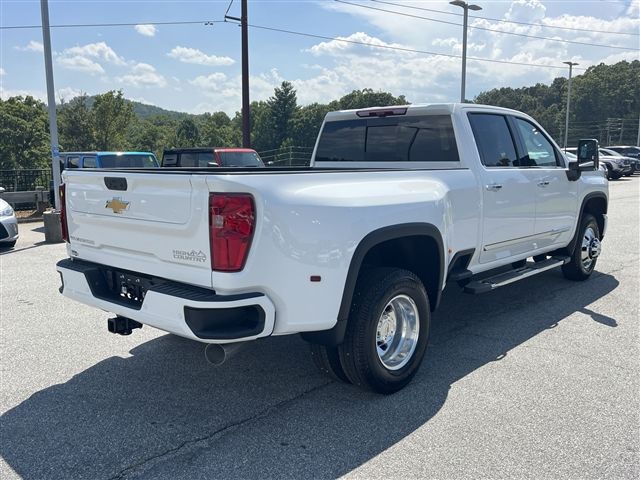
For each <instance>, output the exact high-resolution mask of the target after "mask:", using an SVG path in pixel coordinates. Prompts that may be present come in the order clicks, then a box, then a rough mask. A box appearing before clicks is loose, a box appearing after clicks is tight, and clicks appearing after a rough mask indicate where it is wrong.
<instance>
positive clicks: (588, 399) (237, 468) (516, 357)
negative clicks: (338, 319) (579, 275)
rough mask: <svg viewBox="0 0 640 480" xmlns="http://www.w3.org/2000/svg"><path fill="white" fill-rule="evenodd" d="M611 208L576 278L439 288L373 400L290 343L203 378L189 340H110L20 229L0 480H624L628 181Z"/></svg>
mask: <svg viewBox="0 0 640 480" xmlns="http://www.w3.org/2000/svg"><path fill="white" fill-rule="evenodd" d="M610 196H611V200H610V207H609V230H608V232H607V236H606V238H605V240H604V244H603V246H604V252H603V254H602V256H601V258H600V260H599V262H598V265H597V267H596V270H597V272H596V273H595V274H594V275H593V277H592V278H591V279H590V280H589V281H587V282H584V283H574V282H569V281H567V280H565V279H564V278H563V277H562V275H561V273H560V271H559V270H557V271H556V270H554V271H550V272H547V273H544V274H542V275H539V276H537V277H534V278H531V279H528V280H526V281H523V282H520V283H517V284H514V285H511V286H508V287H504V288H502V289H499V290H497V291H494V292H492V293H489V294H485V295H483V296H469V295H465V294H463V293H460V292H458V291H457V290H454V289H448V290H447V291H446V292H445V295H444V298H443V302H442V305H441V307H440V310H439V311H438V312H437V313H436V315H435V316H434V320H433V327H432V328H433V331H432V336H431V344H432V345H431V348H430V350H429V351H428V353H427V356H426V358H425V362H424V364H423V366H422V369H421V370H420V372H419V374H418V376H417V377H416V378H415V380H414V381H413V383H411V384H410V385H409V386H408V387H407V388H406V389H404V390H402V391H401V392H399V393H397V394H395V395H392V396H387V397H385V396H378V395H374V394H367V393H363V392H361V391H360V390H357V389H355V388H353V387H350V386H347V385H343V384H339V383H335V382H331V381H329V380H328V379H327V378H325V377H324V376H322V375H321V374H319V373H318V372H317V371H316V370H315V368H314V366H313V364H312V362H311V359H310V357H309V354H308V349H307V345H306V344H305V343H304V342H303V341H302V340H301V339H300V338H299V337H298V336H290V337H278V338H272V339H268V340H264V341H260V342H256V343H255V344H253V345H251V346H249V347H247V348H246V349H244V350H243V351H241V352H240V353H239V354H238V355H236V356H235V357H234V358H232V359H231V360H230V361H229V362H228V363H227V364H225V365H224V366H222V367H221V368H218V369H216V368H213V367H210V366H209V365H208V364H207V363H206V362H205V361H204V356H203V346H202V345H200V344H198V343H195V342H191V341H187V340H183V339H180V338H177V337H174V336H170V335H165V334H164V333H162V332H160V331H157V330H153V329H151V328H149V327H145V328H143V329H142V330H137V331H135V332H134V333H133V334H132V335H131V336H129V337H121V336H116V335H112V334H110V333H108V332H107V329H106V318H107V316H108V314H107V313H105V312H100V311H96V310H94V309H92V308H89V307H85V306H83V305H80V304H77V303H74V302H72V301H70V300H67V299H65V298H64V297H62V296H61V295H60V294H59V293H58V286H59V278H58V274H57V273H56V271H55V269H54V265H55V263H56V261H58V260H59V259H61V258H63V257H64V256H65V247H64V245H47V244H44V243H43V240H44V235H43V233H42V228H41V224H23V225H21V234H22V236H21V238H20V240H19V242H18V245H17V246H16V249H15V250H13V251H9V252H3V253H1V254H0V267H1V274H0V275H1V276H0V300H1V305H0V314H1V321H0V334H1V337H0V348H1V358H0V364H1V377H0V390H1V395H0V412H1V419H0V456H1V460H0V478H2V479H11V478H26V479H44V478H47V479H49V478H60V479H69V478H73V479H79V478H87V479H110V478H154V479H155V478H164V479H179V478H276V477H277V478H331V477H337V476H346V477H349V478H367V479H368V478H390V477H391V478H400V477H402V478H442V479H453V478H474V479H475V478H496V479H497V478H536V479H539V478H554V479H555V478H570V479H576V478H612V479H622V478H629V479H631V478H633V479H637V478H638V477H639V476H640V466H639V465H640V418H639V416H640V393H639V392H640V375H639V373H640V338H639V337H640V335H639V332H640V328H639V322H640V312H639V306H640V254H639V252H640V228H639V224H640V177H637V176H636V177H635V178H632V179H622V180H619V181H616V182H611V184H610Z"/></svg>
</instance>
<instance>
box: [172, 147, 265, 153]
mask: <svg viewBox="0 0 640 480" xmlns="http://www.w3.org/2000/svg"><path fill="white" fill-rule="evenodd" d="M211 151H215V152H248V153H253V152H255V150H254V149H252V148H236V147H187V148H167V149H165V150H164V153H182V152H186V153H189V152H211Z"/></svg>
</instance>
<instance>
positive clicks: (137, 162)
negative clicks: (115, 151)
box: [100, 153, 158, 168]
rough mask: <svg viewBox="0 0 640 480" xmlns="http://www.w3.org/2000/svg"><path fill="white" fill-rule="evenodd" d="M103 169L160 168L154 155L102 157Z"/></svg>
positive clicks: (101, 164)
mask: <svg viewBox="0 0 640 480" xmlns="http://www.w3.org/2000/svg"><path fill="white" fill-rule="evenodd" d="M100 166H101V167H102V168H154V167H157V166H158V162H157V160H156V157H155V156H153V155H152V154H142V155H140V154H135V155H134V154H126V153H124V154H121V155H100Z"/></svg>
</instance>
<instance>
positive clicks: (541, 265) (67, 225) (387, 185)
mask: <svg viewBox="0 0 640 480" xmlns="http://www.w3.org/2000/svg"><path fill="white" fill-rule="evenodd" d="M578 159H579V162H580V163H577V162H568V160H567V159H566V158H565V156H564V155H563V154H562V153H561V151H560V149H559V147H558V146H557V145H556V144H555V143H554V142H553V140H552V139H551V137H549V135H547V133H545V131H544V130H543V129H542V128H541V127H540V126H539V125H538V124H537V123H536V122H535V121H534V120H533V119H532V118H530V117H528V116H527V115H524V114H523V113H520V112H517V111H513V110H507V109H502V108H496V107H489V106H480V105H472V104H438V105H416V106H402V107H387V108H370V109H364V110H358V111H355V110H354V111H341V112H333V113H329V114H328V115H327V116H326V119H325V121H324V123H323V126H322V129H321V131H320V135H319V137H318V140H317V142H316V146H315V149H314V153H313V158H312V162H311V166H310V167H305V168H266V169H260V170H256V169H255V168H253V169H245V170H242V169H224V168H215V169H207V168H203V169H188V170H187V169H179V170H177V169H173V170H172V169H146V170H144V171H142V170H138V171H132V170H99V171H98V170H73V171H69V170H67V171H65V173H64V185H63V186H62V187H61V194H62V198H63V202H62V203H63V206H62V222H63V233H64V235H65V237H66V240H67V241H68V242H69V243H68V245H67V251H68V254H69V257H70V258H68V259H65V260H62V261H60V262H59V263H58V265H57V270H58V271H59V272H60V274H61V277H62V283H63V284H62V287H61V288H60V291H61V292H62V293H63V294H64V295H65V296H67V297H69V298H72V299H74V300H77V301H79V302H82V303H85V304H87V305H92V306H95V307H97V308H100V309H102V310H105V311H107V312H112V313H113V314H115V317H114V318H111V319H109V323H108V326H109V330H110V331H112V332H114V333H120V334H129V333H131V330H132V329H134V328H139V327H141V326H142V324H145V325H150V326H153V327H156V328H159V329H161V330H164V331H167V332H171V333H173V334H176V335H180V336H183V337H186V338H190V339H193V340H197V341H199V342H203V343H207V344H209V345H208V346H207V349H206V352H207V355H208V358H209V359H210V360H211V361H212V362H214V363H221V362H222V361H223V359H224V357H225V354H226V353H228V352H229V351H230V350H231V349H237V346H238V345H239V344H240V342H247V341H251V340H255V339H258V338H264V337H269V336H271V335H289V334H294V333H301V334H302V336H303V338H304V339H306V340H307V341H308V342H310V343H311V352H312V357H313V359H314V361H315V363H316V364H317V365H318V366H319V367H320V369H321V370H323V371H325V372H327V373H328V374H330V375H332V376H333V377H334V378H336V379H340V380H343V381H346V382H351V383H353V384H356V385H359V386H361V387H362V388H366V389H370V390H373V391H376V392H381V393H391V392H394V391H397V390H398V389H400V388H402V387H403V386H405V385H406V384H407V383H408V382H409V381H410V380H411V378H412V377H413V376H414V375H415V373H416V371H417V369H418V367H419V365H420V363H421V361H422V358H423V356H424V354H425V350H426V348H427V340H428V336H429V324H430V312H432V311H434V310H435V309H436V308H437V306H438V302H439V300H440V295H441V292H442V290H443V289H444V287H445V285H447V283H449V284H454V285H456V284H457V285H460V286H461V287H462V288H464V289H465V291H466V292H468V293H470V294H478V293H482V292H486V291H490V290H493V289H495V288H498V287H501V286H503V285H506V284H509V283H512V282H514V281H518V280H520V279H524V278H526V277H529V276H531V275H535V274H538V273H541V272H544V271H546V270H549V269H551V268H555V267H560V266H561V267H562V271H563V272H564V274H565V276H566V277H567V278H569V279H571V280H584V279H586V278H588V277H589V276H590V274H591V273H592V272H593V269H594V267H595V264H596V260H597V257H598V254H599V253H600V241H601V240H602V238H603V236H604V233H605V229H606V226H607V215H606V213H607V202H608V184H607V180H606V179H605V178H604V177H603V175H602V173H600V172H599V171H598V156H597V143H596V142H595V141H593V140H585V141H581V144H580V149H579V155H578ZM505 267H507V268H505ZM505 270H506V271H505Z"/></svg>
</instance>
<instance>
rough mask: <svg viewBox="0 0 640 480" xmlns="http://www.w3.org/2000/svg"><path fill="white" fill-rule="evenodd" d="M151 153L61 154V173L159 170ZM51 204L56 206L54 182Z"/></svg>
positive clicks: (50, 198)
mask: <svg viewBox="0 0 640 480" xmlns="http://www.w3.org/2000/svg"><path fill="white" fill-rule="evenodd" d="M158 166H159V163H158V159H157V158H156V156H155V155H154V154H153V153H151V152H61V153H60V173H62V172H63V171H65V170H67V169H73V168H157V167H158ZM49 203H51V205H54V203H55V196H54V194H53V180H51V182H50V184H49Z"/></svg>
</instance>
